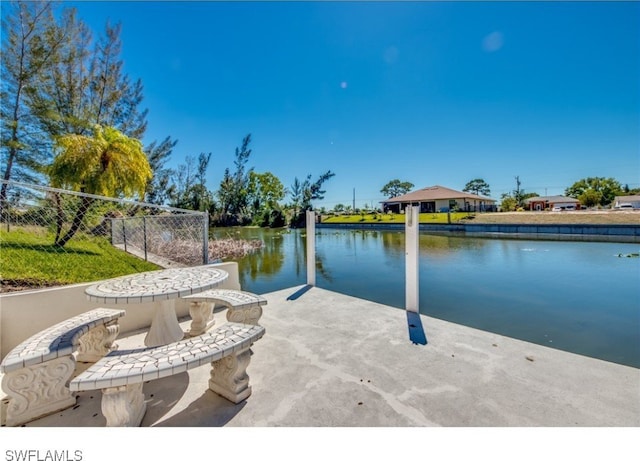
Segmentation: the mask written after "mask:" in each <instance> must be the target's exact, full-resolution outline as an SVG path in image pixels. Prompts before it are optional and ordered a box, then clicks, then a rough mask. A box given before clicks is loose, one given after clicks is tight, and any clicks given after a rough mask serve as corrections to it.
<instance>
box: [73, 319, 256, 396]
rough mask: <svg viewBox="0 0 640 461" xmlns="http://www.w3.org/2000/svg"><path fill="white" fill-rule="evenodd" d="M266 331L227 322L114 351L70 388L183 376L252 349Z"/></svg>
mask: <svg viewBox="0 0 640 461" xmlns="http://www.w3.org/2000/svg"><path fill="white" fill-rule="evenodd" d="M264 331H265V330H264V327H262V326H257V325H243V324H237V323H226V324H224V325H222V326H221V327H219V328H217V329H215V330H213V331H211V332H209V333H205V334H202V335H200V336H196V337H193V338H189V339H184V340H182V341H178V342H175V343H171V344H167V345H165V346H158V347H149V348H142V349H134V350H122V351H114V352H111V353H109V354H108V355H107V356H105V357H104V358H102V359H100V360H99V361H98V362H96V363H95V364H94V365H92V366H91V367H90V368H88V369H87V370H86V371H85V372H84V373H82V374H80V375H78V376H77V377H76V378H74V379H72V380H71V382H70V384H69V389H70V390H71V391H85V390H94V389H104V388H110V387H117V386H124V385H130V384H136V383H142V382H144V381H149V380H152V379H158V378H163V377H165V376H170V375H174V374H177V373H181V372H183V371H187V370H189V369H191V368H195V367H198V366H201V365H205V364H207V363H211V362H214V361H216V360H219V359H221V358H223V357H226V356H229V355H231V354H234V353H237V352H238V351H241V350H243V349H246V348H248V347H250V346H251V345H252V344H253V343H254V342H255V341H257V340H258V339H260V338H261V337H262V336H263V335H264Z"/></svg>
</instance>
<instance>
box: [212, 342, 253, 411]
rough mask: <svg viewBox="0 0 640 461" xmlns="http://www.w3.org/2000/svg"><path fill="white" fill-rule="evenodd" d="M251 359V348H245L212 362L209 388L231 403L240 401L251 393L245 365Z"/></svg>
mask: <svg viewBox="0 0 640 461" xmlns="http://www.w3.org/2000/svg"><path fill="white" fill-rule="evenodd" d="M250 361H251V350H250V349H249V348H246V349H244V350H242V351H240V352H238V353H237V354H235V355H229V356H227V357H225V358H223V359H220V360H218V361H217V362H213V363H212V364H211V365H212V366H213V370H211V379H209V389H211V390H212V391H213V392H215V393H216V394H218V395H221V396H222V397H224V398H225V399H227V400H229V401H230V402H233V403H240V402H242V401H243V400H245V399H246V398H247V397H249V396H250V395H251V386H249V376H248V375H247V373H246V371H247V367H248V366H249V362H250Z"/></svg>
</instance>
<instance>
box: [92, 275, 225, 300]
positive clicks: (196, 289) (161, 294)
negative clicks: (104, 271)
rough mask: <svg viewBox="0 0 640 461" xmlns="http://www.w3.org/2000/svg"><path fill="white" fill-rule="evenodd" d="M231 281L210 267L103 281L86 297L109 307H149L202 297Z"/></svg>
mask: <svg viewBox="0 0 640 461" xmlns="http://www.w3.org/2000/svg"><path fill="white" fill-rule="evenodd" d="M228 277H229V273H228V272H227V271H224V270H222V269H216V268H214V267H208V266H196V267H180V268H171V269H163V270H159V271H151V272H141V273H139V274H133V275H125V276H123V277H117V278H113V279H109V280H103V281H101V282H98V283H96V284H94V285H91V286H90V287H88V288H87V289H86V290H85V293H86V295H87V298H88V299H89V300H90V301H94V302H99V303H105V304H131V303H148V302H153V301H161V300H167V299H174V298H181V297H183V296H187V295H190V294H196V293H200V292H201V291H204V290H208V289H209V288H213V287H216V286H218V285H220V284H221V283H222V282H224V281H225V280H226V279H227V278H228Z"/></svg>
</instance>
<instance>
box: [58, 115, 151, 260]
mask: <svg viewBox="0 0 640 461" xmlns="http://www.w3.org/2000/svg"><path fill="white" fill-rule="evenodd" d="M55 148H56V150H57V151H58V152H57V155H56V157H55V159H54V161H53V164H52V165H51V166H50V168H49V176H50V178H51V183H52V185H53V186H54V187H63V188H70V189H72V190H75V191H78V192H84V193H87V194H95V195H104V196H111V197H114V196H120V195H123V196H125V197H132V196H134V195H135V194H136V193H137V194H138V195H139V196H140V197H143V196H144V193H145V188H146V186H147V184H148V182H149V181H150V180H151V177H152V172H151V167H150V166H149V162H148V160H147V156H146V154H145V153H144V151H143V148H142V143H141V142H140V141H139V140H137V139H134V138H129V137H127V136H126V135H124V134H122V133H121V132H120V131H118V130H117V129H115V128H113V127H110V126H106V127H102V126H100V125H96V126H95V127H94V133H93V137H88V136H84V135H77V134H67V135H63V136H59V137H58V138H56V140H55ZM93 201H94V199H93V198H92V197H88V196H82V200H81V204H80V207H79V208H78V210H77V212H76V215H75V217H74V218H73V222H72V223H71V227H70V228H69V231H68V232H67V233H66V234H65V235H64V236H63V237H62V238H60V228H61V223H60V221H59V222H58V230H57V233H56V240H55V245H57V246H59V247H63V246H65V245H66V243H67V242H68V241H69V239H71V237H73V236H74V234H75V233H76V232H77V231H78V229H79V228H80V225H81V224H82V221H83V219H84V216H85V215H86V213H87V211H88V210H89V207H90V206H91V205H92V203H93Z"/></svg>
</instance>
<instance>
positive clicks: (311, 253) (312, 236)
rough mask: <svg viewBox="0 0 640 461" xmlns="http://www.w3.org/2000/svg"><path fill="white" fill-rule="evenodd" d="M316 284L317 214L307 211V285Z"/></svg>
mask: <svg viewBox="0 0 640 461" xmlns="http://www.w3.org/2000/svg"><path fill="white" fill-rule="evenodd" d="M315 284H316V214H315V213H314V212H313V211H307V285H311V286H315Z"/></svg>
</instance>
